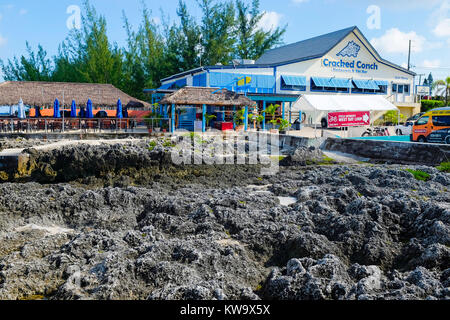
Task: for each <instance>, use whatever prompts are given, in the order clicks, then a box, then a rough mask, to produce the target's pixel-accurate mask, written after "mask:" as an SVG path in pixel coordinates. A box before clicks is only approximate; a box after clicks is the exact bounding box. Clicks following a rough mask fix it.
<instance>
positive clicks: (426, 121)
mask: <svg viewBox="0 0 450 320" xmlns="http://www.w3.org/2000/svg"><path fill="white" fill-rule="evenodd" d="M429 120H430V117H422V118H420V119H419V120H417V122H416V125H418V126H423V125H424V124H428V121H429Z"/></svg>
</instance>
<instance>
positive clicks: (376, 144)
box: [321, 138, 450, 165]
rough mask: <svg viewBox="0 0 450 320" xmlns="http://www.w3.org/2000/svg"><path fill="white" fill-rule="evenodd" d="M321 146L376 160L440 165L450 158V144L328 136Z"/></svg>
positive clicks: (326, 149) (325, 148) (329, 149)
mask: <svg viewBox="0 0 450 320" xmlns="http://www.w3.org/2000/svg"><path fill="white" fill-rule="evenodd" d="M321 148H322V149H323V150H325V151H337V152H342V153H347V154H353V155H357V156H360V157H364V158H370V159H375V160H383V161H393V162H396V163H418V164H427V165H438V164H441V163H442V162H445V161H449V159H450V145H441V144H421V143H412V142H411V143H409V142H390V141H373V140H353V139H336V138H328V139H327V140H325V142H324V143H323V144H322V146H321Z"/></svg>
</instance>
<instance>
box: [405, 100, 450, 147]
mask: <svg viewBox="0 0 450 320" xmlns="http://www.w3.org/2000/svg"><path fill="white" fill-rule="evenodd" d="M411 141H417V142H422V143H423V142H430V143H446V144H450V107H446V108H438V109H433V110H431V111H429V112H427V113H426V114H424V115H423V116H422V117H421V118H420V119H419V120H417V121H416V122H415V123H414V126H413V131H412V134H411Z"/></svg>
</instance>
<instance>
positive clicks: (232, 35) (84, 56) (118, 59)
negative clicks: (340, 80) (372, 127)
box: [0, 0, 286, 98]
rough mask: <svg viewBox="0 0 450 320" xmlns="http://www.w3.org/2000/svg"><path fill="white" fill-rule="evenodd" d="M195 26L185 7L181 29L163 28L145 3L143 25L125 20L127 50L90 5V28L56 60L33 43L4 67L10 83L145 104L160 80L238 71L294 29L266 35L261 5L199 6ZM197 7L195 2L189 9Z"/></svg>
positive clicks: (227, 1) (249, 0) (245, 0)
mask: <svg viewBox="0 0 450 320" xmlns="http://www.w3.org/2000/svg"><path fill="white" fill-rule="evenodd" d="M196 3H197V5H198V7H199V9H200V17H199V18H195V17H194V16H193V15H192V14H191V12H190V11H189V9H188V6H187V5H186V2H185V0H179V3H178V8H177V11H176V17H177V18H176V21H172V22H171V21H169V19H168V18H167V16H166V15H165V14H164V13H163V17H162V19H161V20H162V22H161V23H158V22H157V21H155V19H153V15H152V11H151V10H150V9H149V8H147V6H146V5H145V3H144V2H142V18H141V21H140V23H139V26H138V27H137V28H133V26H132V25H131V23H130V21H129V19H128V18H127V16H126V14H125V12H123V25H124V29H125V31H126V34H127V39H126V41H125V45H124V46H119V45H118V44H117V43H115V42H112V41H111V40H110V38H109V37H108V33H107V30H108V28H107V21H106V19H105V17H104V16H103V15H101V14H99V13H98V12H97V11H96V9H95V7H94V6H93V5H91V4H90V3H89V1H88V0H85V1H84V5H83V13H82V28H81V29H79V30H78V29H73V30H72V31H70V33H69V34H68V36H67V38H66V39H65V40H64V41H63V42H62V43H61V44H60V46H59V50H58V53H57V54H56V55H55V56H53V57H50V56H49V54H48V52H47V51H46V50H45V49H44V48H43V47H42V46H41V45H38V47H37V49H36V51H35V50H33V48H32V46H31V45H30V44H29V43H28V42H27V43H26V44H25V45H26V49H27V53H26V54H25V55H23V56H20V57H14V58H12V59H8V60H7V61H2V60H0V69H1V70H2V71H3V75H4V79H5V80H11V81H60V82H88V83H110V84H113V85H114V86H116V87H118V88H119V89H122V90H123V91H125V92H126V93H128V94H130V95H132V96H134V97H137V98H144V94H143V89H144V88H156V87H158V86H159V85H160V79H163V78H165V77H167V76H170V75H172V74H176V73H179V72H182V71H186V70H189V69H192V68H196V67H199V66H202V65H216V64H223V65H227V64H231V63H233V60H235V59H258V58H259V57H260V56H261V55H262V54H263V53H264V52H265V51H267V50H268V49H271V48H273V47H274V46H277V45H279V44H281V43H282V37H283V34H284V33H285V30H286V27H281V28H272V29H271V30H269V31H264V30H263V29H262V28H261V19H262V18H263V16H264V12H262V11H261V9H260V2H259V0H197V1H196ZM189 4H190V1H189Z"/></svg>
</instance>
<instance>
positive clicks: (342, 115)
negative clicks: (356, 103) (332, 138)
mask: <svg viewBox="0 0 450 320" xmlns="http://www.w3.org/2000/svg"><path fill="white" fill-rule="evenodd" d="M368 125H370V112H369V111H359V112H356V111H355V112H330V113H329V114H328V128H337V127H359V126H368Z"/></svg>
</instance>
